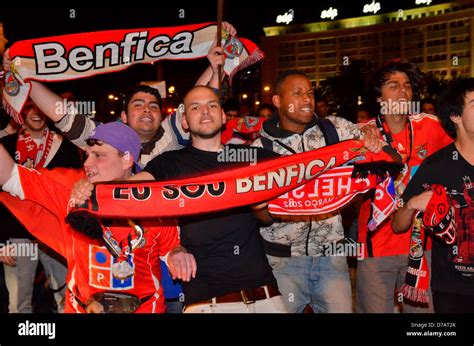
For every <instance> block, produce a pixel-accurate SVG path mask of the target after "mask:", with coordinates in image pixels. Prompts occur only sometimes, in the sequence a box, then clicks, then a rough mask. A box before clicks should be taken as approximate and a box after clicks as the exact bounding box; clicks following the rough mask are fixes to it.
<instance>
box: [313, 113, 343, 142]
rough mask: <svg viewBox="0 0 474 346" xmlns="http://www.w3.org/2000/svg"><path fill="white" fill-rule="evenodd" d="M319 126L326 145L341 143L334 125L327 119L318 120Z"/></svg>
mask: <svg viewBox="0 0 474 346" xmlns="http://www.w3.org/2000/svg"><path fill="white" fill-rule="evenodd" d="M317 124H318V126H319V129H320V130H321V132H322V133H323V136H324V140H325V141H326V145H331V144H336V143H339V135H338V133H337V131H336V127H335V126H334V124H333V123H332V122H331V121H330V120H328V119H326V118H318V121H317Z"/></svg>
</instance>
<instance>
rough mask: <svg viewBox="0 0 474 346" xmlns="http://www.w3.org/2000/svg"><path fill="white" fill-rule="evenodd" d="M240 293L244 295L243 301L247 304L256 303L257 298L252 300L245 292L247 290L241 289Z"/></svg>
mask: <svg viewBox="0 0 474 346" xmlns="http://www.w3.org/2000/svg"><path fill="white" fill-rule="evenodd" d="M240 295H241V296H242V301H243V302H244V304H245V305H249V304H253V303H255V300H250V299H249V297H248V296H247V293H246V292H245V290H240Z"/></svg>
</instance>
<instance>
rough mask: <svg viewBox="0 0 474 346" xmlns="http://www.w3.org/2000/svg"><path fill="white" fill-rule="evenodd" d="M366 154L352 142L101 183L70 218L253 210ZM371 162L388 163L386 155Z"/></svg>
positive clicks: (139, 216)
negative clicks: (220, 167)
mask: <svg viewBox="0 0 474 346" xmlns="http://www.w3.org/2000/svg"><path fill="white" fill-rule="evenodd" d="M364 152H365V149H363V143H362V141H359V140H349V141H344V142H340V143H338V144H335V145H331V146H328V147H324V148H321V149H317V150H312V151H310V152H305V153H301V154H296V155H290V156H285V157H280V158H277V159H273V160H269V161H265V162H262V163H259V164H257V165H255V166H249V167H242V168H238V169H234V170H228V171H223V172H219V173H215V174H210V175H207V176H202V177H196V178H189V179H182V180H177V181H166V182H142V183H137V182H134V183H101V184H97V185H96V186H95V188H94V191H93V194H92V197H91V199H90V201H88V203H87V205H86V206H84V207H82V208H77V209H75V210H73V211H71V212H70V216H71V217H72V218H74V217H78V216H81V217H82V216H85V217H87V215H89V216H90V215H92V216H97V217H107V218H149V217H179V216H185V215H192V214H199V213H210V212H214V211H218V210H224V209H230V208H235V207H240V206H245V205H252V204H255V203H261V202H263V201H268V200H272V199H274V198H276V197H278V196H280V195H282V194H284V193H286V192H288V191H290V190H292V189H294V188H296V187H298V186H301V185H303V184H305V183H307V182H309V181H311V180H313V179H314V178H316V177H318V176H320V175H321V174H323V173H325V172H327V171H328V170H329V169H331V168H333V167H335V166H339V165H342V164H344V163H345V162H347V161H349V160H351V159H352V158H354V157H356V156H358V155H361V154H363V153H364ZM371 159H372V160H374V159H389V157H388V156H387V155H386V154H385V153H383V152H382V153H381V154H378V155H375V156H374V155H372V156H371Z"/></svg>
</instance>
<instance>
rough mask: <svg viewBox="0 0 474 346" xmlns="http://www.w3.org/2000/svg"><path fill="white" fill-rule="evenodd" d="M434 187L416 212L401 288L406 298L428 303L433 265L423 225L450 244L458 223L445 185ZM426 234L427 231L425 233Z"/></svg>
mask: <svg viewBox="0 0 474 346" xmlns="http://www.w3.org/2000/svg"><path fill="white" fill-rule="evenodd" d="M430 190H431V191H433V195H432V196H431V198H430V200H429V202H428V205H427V206H426V209H425V212H424V213H423V212H417V214H416V216H415V220H414V221H413V227H412V232H411V240H410V252H409V256H408V269H407V273H406V276H405V283H404V284H403V286H402V287H401V292H402V294H403V296H404V297H405V298H407V299H408V300H411V301H413V302H419V303H425V304H426V303H429V298H428V288H429V286H430V272H429V270H430V268H429V266H428V261H427V260H426V257H425V254H424V250H423V239H422V234H424V233H425V232H422V231H423V229H426V230H430V231H431V232H433V234H434V235H435V236H436V237H438V238H440V239H441V240H442V241H443V242H444V243H446V244H447V245H453V244H454V242H455V241H456V234H457V231H456V223H455V219H454V208H453V206H452V205H451V202H450V199H449V197H448V195H447V193H446V189H445V188H444V187H443V186H441V185H438V184H433V185H432V186H431V187H430ZM425 237H426V234H425Z"/></svg>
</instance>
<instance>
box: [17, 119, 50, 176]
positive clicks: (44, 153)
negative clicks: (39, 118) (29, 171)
mask: <svg viewBox="0 0 474 346" xmlns="http://www.w3.org/2000/svg"><path fill="white" fill-rule="evenodd" d="M52 145H53V132H51V131H50V130H49V129H48V127H45V128H44V130H43V136H42V138H41V143H40V144H39V145H38V144H36V142H35V140H34V139H33V138H32V137H31V135H30V133H29V132H28V131H27V130H26V129H25V128H24V127H23V128H22V129H21V130H20V132H19V134H18V140H17V142H16V151H17V152H16V157H15V159H16V161H17V163H19V164H20V165H22V166H25V167H27V168H43V167H44V164H45V162H46V158H47V157H48V155H49V151H50V150H51V146H52Z"/></svg>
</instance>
